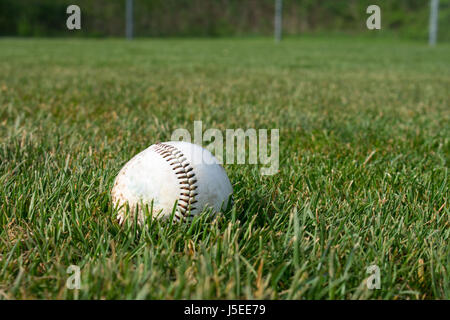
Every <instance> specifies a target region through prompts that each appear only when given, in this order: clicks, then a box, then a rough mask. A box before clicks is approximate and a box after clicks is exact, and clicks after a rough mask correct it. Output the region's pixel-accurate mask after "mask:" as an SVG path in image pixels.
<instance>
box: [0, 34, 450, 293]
mask: <svg viewBox="0 0 450 320" xmlns="http://www.w3.org/2000/svg"><path fill="white" fill-rule="evenodd" d="M449 88H450V44H441V45H438V46H437V47H436V48H428V47H427V46H426V44H423V43H418V42H404V41H400V40H394V39H392V40H390V39H365V38H350V37H349V38H346V37H340V36H339V37H333V38H326V37H320V38H312V37H305V38H290V39H286V40H285V41H283V42H282V43H280V44H279V45H275V44H274V43H273V40H272V39H259V38H256V39H221V40H198V39H197V40H195V39H185V40H181V39H171V40H136V41H132V42H126V41H122V40H62V39H60V40H58V39H55V40H16V39H3V40H0V297H1V298H4V299H16V298H19V299H41V298H45V299H55V298H58V299H72V298H79V299H142V298H144V299H163V298H166V299H184V298H192V299H203V298H208V299H224V298H231V299H253V298H255V299H260V298H265V299H350V298H356V299H358V298H362V299H364V298H370V299H450V269H449V268H450V245H449V243H450V242H449V240H450V222H449V221H450V219H449V216H450V209H449V207H450V206H449V196H450V194H449V177H448V164H449V157H450V148H449V138H450V125H449V120H450V107H449V102H450V101H449V92H450V90H449ZM194 120H202V121H203V126H204V129H208V128H218V129H221V130H225V129H227V128H230V129H236V128H243V129H247V128H256V129H260V128H265V129H274V128H278V129H280V171H279V173H278V174H276V175H273V176H261V175H260V172H259V168H258V166H255V165H225V168H226V170H227V172H228V175H229V177H230V180H231V182H232V184H233V187H234V192H235V204H234V206H233V208H232V210H230V211H228V212H226V213H224V215H223V216H221V217H220V218H219V219H218V220H216V221H214V222H213V223H210V222H208V221H206V220H205V219H204V218H200V219H197V220H195V221H194V223H193V224H192V225H186V224H182V225H179V224H173V225H171V224H167V223H161V224H160V223H158V222H154V223H152V224H151V225H150V226H149V228H148V230H146V231H144V232H139V233H137V232H136V228H135V226H133V225H128V226H126V227H124V228H121V227H119V226H118V225H117V223H116V222H115V219H114V213H113V209H112V206H111V203H110V201H111V199H110V194H109V192H110V189H111V187H112V182H113V179H114V178H115V176H116V174H117V173H118V170H119V169H120V168H121V167H122V166H123V165H124V163H125V162H126V161H128V160H129V159H130V158H131V157H132V156H133V155H135V154H136V153H138V152H140V151H141V150H143V149H145V148H146V147H148V146H149V145H151V144H153V143H155V142H157V141H166V140H169V138H170V136H171V133H172V132H173V130H174V129H176V128H187V129H188V130H189V131H191V132H192V130H193V121H194ZM71 264H75V265H78V266H79V267H80V268H81V282H82V288H81V289H80V290H70V289H67V288H66V285H65V283H66V280H67V278H68V276H69V275H70V274H68V273H66V270H67V267H68V266H69V265H71ZM370 265H377V266H378V267H379V268H380V280H381V289H379V290H369V289H368V288H367V286H366V284H365V279H366V278H367V277H369V276H370V274H368V273H367V272H366V270H367V268H368V267H369V266H370Z"/></svg>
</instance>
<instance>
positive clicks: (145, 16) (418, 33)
mask: <svg viewBox="0 0 450 320" xmlns="http://www.w3.org/2000/svg"><path fill="white" fill-rule="evenodd" d="M274 3H275V1H274V0H134V29H135V32H134V33H135V35H136V36H138V37H147V36H154V37H155V36H156V37H166V36H176V37H185V36H186V37H191V36H194V37H199V36H200V37H201V36H206V37H225V36H236V35H245V36H251V35H271V34H272V33H273V16H274ZM71 4H76V5H78V6H79V7H80V8H81V12H82V28H81V30H78V31H76V32H71V31H68V30H67V28H66V24H65V23H66V17H67V14H66V8H67V7H68V6H69V5H71ZM371 4H377V5H379V6H380V7H381V10H382V11H381V12H382V14H381V17H382V30H381V32H382V33H395V34H399V35H400V36H406V37H410V38H421V39H425V38H426V37H427V33H428V18H429V0H284V1H283V33H284V34H288V35H296V34H304V33H317V32H320V33H321V32H324V33H326V32H351V33H360V32H368V31H367V28H366V25H365V20H366V19H367V13H366V8H367V7H368V6H369V5H371ZM439 14H440V15H439V40H441V41H442V40H447V41H448V40H450V0H440V12H439ZM124 33H125V0H0V35H2V36H42V37H44V36H45V37H46V36H64V35H71V36H88V37H122V36H124Z"/></svg>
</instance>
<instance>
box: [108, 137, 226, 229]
mask: <svg viewBox="0 0 450 320" xmlns="http://www.w3.org/2000/svg"><path fill="white" fill-rule="evenodd" d="M232 193H233V188H232V186H231V183H230V180H229V179H228V176H227V174H226V172H225V170H224V168H223V167H222V166H221V165H220V163H219V161H218V160H217V159H216V158H215V157H214V156H213V155H212V154H211V153H210V152H209V151H208V150H206V149H204V148H202V147H200V146H198V145H195V144H192V143H188V142H182V141H171V142H162V143H156V144H154V145H151V146H150V147H148V148H147V149H145V150H144V151H142V152H141V153H139V154H137V155H136V156H135V157H133V158H132V159H131V160H130V161H128V162H127V163H126V164H125V166H124V167H123V168H122V169H121V170H120V172H119V174H118V176H117V177H116V179H115V181H114V186H113V189H112V191H111V196H112V201H113V204H114V206H115V207H116V208H118V215H117V219H118V220H119V223H120V224H122V223H123V222H124V221H125V219H126V218H127V214H128V218H130V217H133V214H134V213H135V212H136V209H137V212H138V222H139V223H142V221H143V219H144V212H145V211H144V208H145V206H148V212H152V215H153V217H155V218H170V216H171V215H172V212H173V209H174V207H175V205H176V209H175V213H174V220H191V219H192V218H193V217H194V216H195V215H198V214H199V213H201V212H202V211H203V210H204V209H205V208H211V209H212V211H213V212H214V213H218V212H220V210H221V209H223V208H224V207H225V206H226V205H227V204H228V202H229V200H230V199H231V196H232ZM127 204H128V206H127ZM127 207H128V209H129V210H127ZM152 208H153V211H151V209H152Z"/></svg>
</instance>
